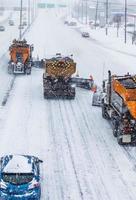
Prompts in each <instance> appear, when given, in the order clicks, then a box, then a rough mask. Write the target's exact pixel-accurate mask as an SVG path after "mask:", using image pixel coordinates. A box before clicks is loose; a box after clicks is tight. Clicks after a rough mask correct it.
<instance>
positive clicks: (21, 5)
mask: <svg viewBox="0 0 136 200" xmlns="http://www.w3.org/2000/svg"><path fill="white" fill-rule="evenodd" d="M22 9H23V0H20V29H19V30H20V31H19V39H20V40H21V39H22Z"/></svg>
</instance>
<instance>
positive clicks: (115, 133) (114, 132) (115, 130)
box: [113, 127, 118, 137]
mask: <svg viewBox="0 0 136 200" xmlns="http://www.w3.org/2000/svg"><path fill="white" fill-rule="evenodd" d="M117 131H118V130H117V129H116V128H115V127H113V135H114V137H117Z"/></svg>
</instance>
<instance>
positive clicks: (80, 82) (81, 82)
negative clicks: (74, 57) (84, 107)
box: [71, 77, 94, 90]
mask: <svg viewBox="0 0 136 200" xmlns="http://www.w3.org/2000/svg"><path fill="white" fill-rule="evenodd" d="M71 83H73V84H75V85H76V86H77V87H80V88H84V89H87V90H91V89H92V88H93V86H94V81H93V80H91V79H85V78H79V77H72V78H71Z"/></svg>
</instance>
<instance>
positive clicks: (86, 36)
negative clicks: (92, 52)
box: [82, 32, 90, 38]
mask: <svg viewBox="0 0 136 200" xmlns="http://www.w3.org/2000/svg"><path fill="white" fill-rule="evenodd" d="M82 37H85V38H89V37H90V34H89V33H88V32H82Z"/></svg>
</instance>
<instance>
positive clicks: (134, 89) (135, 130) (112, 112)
mask: <svg viewBox="0 0 136 200" xmlns="http://www.w3.org/2000/svg"><path fill="white" fill-rule="evenodd" d="M102 93H103V98H102V102H101V106H102V116H103V118H105V119H110V120H111V124H112V127H113V135H114V136H115V137H117V141H118V143H119V144H126V143H135V142H136V76H132V75H129V74H127V75H124V76H116V75H113V76H112V75H111V72H110V71H109V76H108V80H104V81H103V91H102Z"/></svg>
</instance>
